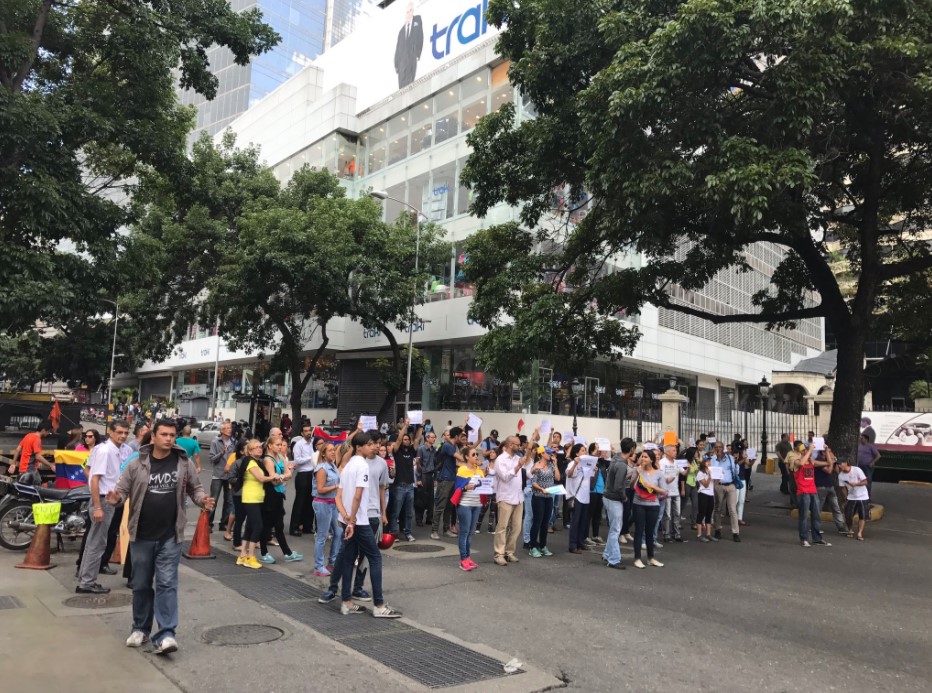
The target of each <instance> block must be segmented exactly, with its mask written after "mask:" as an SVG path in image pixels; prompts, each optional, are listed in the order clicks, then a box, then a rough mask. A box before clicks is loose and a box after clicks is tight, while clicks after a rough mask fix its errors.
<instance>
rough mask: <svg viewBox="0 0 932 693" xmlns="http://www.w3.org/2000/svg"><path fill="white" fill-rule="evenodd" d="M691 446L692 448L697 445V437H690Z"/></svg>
mask: <svg viewBox="0 0 932 693" xmlns="http://www.w3.org/2000/svg"><path fill="white" fill-rule="evenodd" d="M689 447H691V448H694V447H696V439H695V438H692V437H690V439H689Z"/></svg>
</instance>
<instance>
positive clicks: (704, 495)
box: [694, 457, 718, 544]
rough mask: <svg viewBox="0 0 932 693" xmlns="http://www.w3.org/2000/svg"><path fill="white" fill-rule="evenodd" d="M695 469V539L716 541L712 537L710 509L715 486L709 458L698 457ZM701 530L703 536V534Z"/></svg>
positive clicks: (713, 500) (711, 508) (712, 506)
mask: <svg viewBox="0 0 932 693" xmlns="http://www.w3.org/2000/svg"><path fill="white" fill-rule="evenodd" d="M697 466H698V469H697V471H696V495H697V496H698V497H699V498H698V508H697V510H696V522H695V523H694V526H695V527H696V539H698V540H699V541H701V542H703V543H706V544H707V543H709V542H711V541H718V539H714V538H713V537H712V511H713V510H714V509H715V487H714V486H713V485H712V474H711V472H710V470H709V460H707V459H703V458H701V457H700V458H699V462H698V463H697ZM703 530H704V531H705V536H703Z"/></svg>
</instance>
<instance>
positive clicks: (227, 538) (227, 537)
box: [223, 534, 233, 541]
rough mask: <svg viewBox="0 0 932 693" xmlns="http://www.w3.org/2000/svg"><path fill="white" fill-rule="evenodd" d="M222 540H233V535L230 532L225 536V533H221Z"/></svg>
mask: <svg viewBox="0 0 932 693" xmlns="http://www.w3.org/2000/svg"><path fill="white" fill-rule="evenodd" d="M223 540H224V541H233V535H232V534H231V535H230V536H227V535H226V534H224V535H223Z"/></svg>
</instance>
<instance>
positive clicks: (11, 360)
mask: <svg viewBox="0 0 932 693" xmlns="http://www.w3.org/2000/svg"><path fill="white" fill-rule="evenodd" d="M39 341H40V340H39V335H38V333H37V332H36V331H35V330H29V331H28V332H24V333H23V334H20V335H16V336H10V335H7V334H2V335H0V380H4V381H6V383H7V386H8V387H9V389H11V390H31V389H32V386H33V385H35V384H36V383H37V382H39V381H40V380H42V359H41V358H40V350H39Z"/></svg>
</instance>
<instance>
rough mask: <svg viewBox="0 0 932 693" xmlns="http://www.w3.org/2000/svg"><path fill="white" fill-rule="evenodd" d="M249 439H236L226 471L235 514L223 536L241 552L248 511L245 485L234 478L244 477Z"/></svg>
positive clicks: (228, 522)
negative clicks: (244, 506) (245, 506)
mask: <svg viewBox="0 0 932 693" xmlns="http://www.w3.org/2000/svg"><path fill="white" fill-rule="evenodd" d="M248 442H249V441H248V440H238V441H236V446H235V447H234V448H233V452H232V453H230V456H229V457H228V458H227V464H226V467H225V468H224V473H225V475H226V477H227V478H228V479H230V481H229V482H228V483H229V484H230V495H231V497H232V499H233V514H232V515H231V516H230V518H229V520H228V521H227V531H226V533H225V534H224V535H223V538H224V539H225V540H227V541H232V542H233V550H234V551H237V552H239V551H240V550H241V548H242V543H243V523H244V522H245V521H246V513H245V511H244V509H243V486H242V484H234V483H233V480H234V479H242V478H243V474H242V468H241V467H242V464H243V462H244V460H245V459H246V444H247V443H248Z"/></svg>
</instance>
